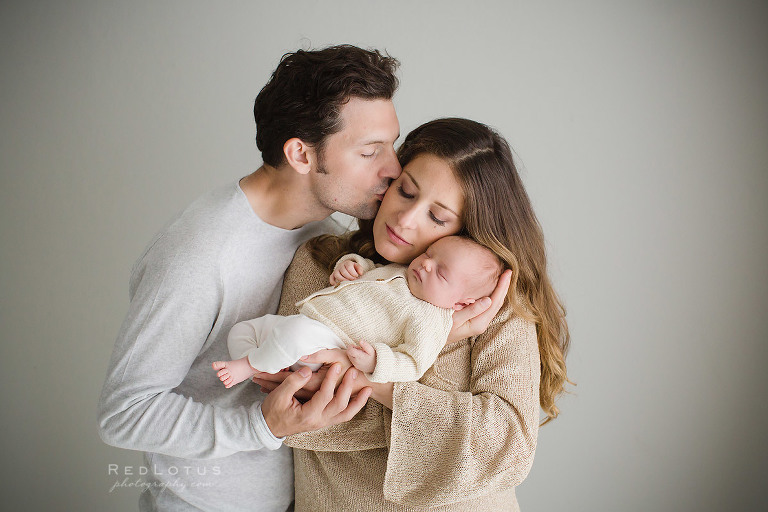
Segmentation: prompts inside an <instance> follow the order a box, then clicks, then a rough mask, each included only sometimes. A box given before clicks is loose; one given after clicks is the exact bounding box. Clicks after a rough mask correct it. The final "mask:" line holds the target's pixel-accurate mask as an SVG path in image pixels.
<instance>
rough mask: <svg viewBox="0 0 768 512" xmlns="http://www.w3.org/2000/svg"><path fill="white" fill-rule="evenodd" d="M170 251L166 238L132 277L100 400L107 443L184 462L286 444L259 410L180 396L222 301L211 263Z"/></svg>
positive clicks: (255, 407) (102, 425)
mask: <svg viewBox="0 0 768 512" xmlns="http://www.w3.org/2000/svg"><path fill="white" fill-rule="evenodd" d="M170 245H171V244H170V243H168V242H167V240H163V239H161V240H159V241H158V242H157V243H156V244H155V246H154V247H153V248H152V249H151V250H150V251H149V252H148V253H147V255H145V257H144V258H143V259H142V261H141V262H140V263H139V265H138V266H137V268H136V269H135V271H134V274H133V276H132V282H131V302H130V306H129V310H128V314H127V316H126V318H125V321H124V322H123V325H122V327H121V329H120V332H119V335H118V338H117V341H116V342H115V347H114V350H113V353H112V358H111V360H110V366H109V370H108V372H107V378H106V381H105V383H104V387H103V390H102V395H101V398H100V400H99V434H100V436H101V438H102V439H103V440H104V442H106V443H107V444H110V445H113V446H117V447H120V448H127V449H132V450H142V451H150V452H158V453H164V454H167V455H171V456H176V457H184V458H211V457H224V456H227V455H230V454H232V453H235V452H238V451H243V450H256V449H260V448H262V447H264V446H265V444H266V445H270V447H272V448H275V447H277V446H279V444H280V443H279V442H276V441H275V440H274V439H270V436H269V435H268V431H267V430H266V428H265V424H264V423H263V421H264V420H263V418H262V417H261V411H260V409H259V407H258V405H254V406H252V407H249V408H244V407H240V408H235V409H225V408H221V407H216V406H213V405H209V404H203V403H200V402H196V401H195V400H193V399H192V398H189V397H185V396H183V395H181V394H179V393H177V392H176V391H175V390H174V389H175V388H176V387H177V386H179V384H181V382H182V381H183V380H184V379H185V377H186V376H187V373H188V372H189V369H190V367H191V366H192V364H193V362H194V361H195V359H196V358H197V356H198V355H199V353H200V350H201V348H202V347H203V345H204V343H205V341H206V339H207V338H208V335H209V334H210V332H211V329H212V327H213V325H214V323H215V320H216V317H217V314H218V312H219V308H220V303H221V297H220V282H219V275H218V271H217V270H215V269H212V268H211V263H210V262H208V261H202V260H201V259H196V257H195V255H194V254H189V252H190V251H181V250H178V251H176V252H175V253H171V252H170V251H168V250H167V248H168V247H170ZM211 385H213V383H212V384H211Z"/></svg>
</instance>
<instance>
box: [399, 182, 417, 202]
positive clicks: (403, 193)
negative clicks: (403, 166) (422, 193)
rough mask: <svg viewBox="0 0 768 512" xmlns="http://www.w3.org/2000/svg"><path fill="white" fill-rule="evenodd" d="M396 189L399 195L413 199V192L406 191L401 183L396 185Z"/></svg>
mask: <svg viewBox="0 0 768 512" xmlns="http://www.w3.org/2000/svg"><path fill="white" fill-rule="evenodd" d="M397 191H398V192H400V195H401V196H403V197H404V198H406V199H413V198H414V197H415V196H414V195H413V194H409V193H407V192H406V191H405V189H404V188H403V186H402V185H398V186H397Z"/></svg>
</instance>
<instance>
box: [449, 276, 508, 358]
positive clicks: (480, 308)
mask: <svg viewBox="0 0 768 512" xmlns="http://www.w3.org/2000/svg"><path fill="white" fill-rule="evenodd" d="M511 280H512V271H511V270H506V271H505V272H504V273H502V274H501V276H500V277H499V281H498V283H497V284H496V288H495V289H494V290H493V293H491V296H490V304H489V303H488V297H483V298H482V299H480V300H478V301H475V303H474V304H470V305H469V306H467V307H465V308H464V309H462V310H460V311H456V312H454V314H453V328H452V329H451V332H450V334H449V335H448V342H449V343H453V342H455V341H459V340H463V339H465V338H469V337H470V336H477V335H478V334H482V333H483V332H485V330H486V329H487V328H488V325H489V324H490V323H491V320H493V318H494V317H495V316H496V314H497V313H498V312H499V310H500V309H501V306H502V305H504V298H505V297H506V296H507V292H508V291H509V285H510V282H511Z"/></svg>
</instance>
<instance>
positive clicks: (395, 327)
mask: <svg viewBox="0 0 768 512" xmlns="http://www.w3.org/2000/svg"><path fill="white" fill-rule="evenodd" d="M502 271H503V265H502V263H501V260H499V258H498V257H497V256H496V255H495V254H494V253H493V252H491V251H490V250H489V249H487V248H486V247H483V246H482V245H479V244H477V243H475V242H473V241H472V240H470V239H468V238H464V237H459V236H449V237H445V238H441V239H439V240H437V241H436V242H435V243H433V244H432V245H431V246H430V247H429V248H428V249H427V250H426V252H425V253H424V254H422V255H420V256H419V257H417V258H416V259H415V260H413V262H411V264H410V265H409V266H408V267H407V268H406V267H404V266H403V265H397V264H389V265H384V266H378V267H376V266H375V265H374V263H373V262H372V261H371V260H367V259H364V258H362V257H361V256H359V255H357V254H348V255H346V256H343V257H342V258H341V259H340V260H339V262H338V263H336V268H335V269H334V272H333V274H331V277H330V283H331V284H332V285H336V286H335V287H329V288H325V289H323V290H320V291H319V292H316V293H314V294H312V295H310V296H309V297H307V298H306V299H304V300H302V301H301V302H299V303H298V304H297V306H299V307H300V308H299V311H300V314H298V315H292V316H278V315H265V316H263V317H260V318H256V319H254V320H247V321H244V322H240V323H238V324H236V325H235V326H234V327H232V330H231V331H230V332H229V337H228V339H227V344H228V346H229V352H230V355H231V356H232V358H233V360H232V361H216V362H215V363H213V369H214V370H217V371H218V373H217V375H218V377H219V379H220V380H221V381H222V382H223V383H224V385H225V386H226V387H228V388H229V387H232V386H234V385H235V384H237V383H239V382H242V381H244V380H246V379H249V378H250V377H252V376H253V375H254V374H255V373H256V372H257V371H262V372H267V373H276V372H278V371H280V370H281V369H283V368H286V367H288V366H291V365H294V364H295V363H298V364H304V363H301V362H300V359H301V357H302V356H304V355H307V354H312V353H314V352H317V351H318V350H321V349H324V348H342V349H346V350H347V355H348V357H349V360H350V361H351V362H352V364H353V365H354V366H355V368H357V369H358V370H360V371H362V372H364V373H366V374H369V376H368V378H369V379H370V380H371V382H405V381H413V380H418V379H419V378H421V376H422V375H423V374H424V372H425V371H426V370H427V369H428V368H429V367H430V366H432V364H433V363H434V362H435V359H437V356H438V354H439V353H440V351H441V350H442V349H443V346H444V345H445V342H446V340H447V338H448V333H449V332H450V330H451V326H452V323H453V316H452V315H453V312H454V311H457V310H460V309H462V308H464V307H466V306H468V305H469V304H472V303H473V302H475V300H477V299H480V298H481V297H486V296H490V294H491V292H493V290H494V288H495V287H496V282H497V281H498V278H499V276H500V275H501V273H502ZM353 340H361V341H360V343H359V345H357V344H356V343H355V341H353ZM307 366H313V365H309V364H307ZM317 366H318V365H315V367H314V368H313V369H315V370H316V369H317Z"/></svg>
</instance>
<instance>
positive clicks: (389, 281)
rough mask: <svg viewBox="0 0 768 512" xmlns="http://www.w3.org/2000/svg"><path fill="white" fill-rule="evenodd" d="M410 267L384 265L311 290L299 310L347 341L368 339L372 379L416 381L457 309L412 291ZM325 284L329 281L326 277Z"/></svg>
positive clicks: (444, 336) (437, 349)
mask: <svg viewBox="0 0 768 512" xmlns="http://www.w3.org/2000/svg"><path fill="white" fill-rule="evenodd" d="M405 271H406V267H404V266H402V265H395V264H392V265H385V266H383V267H378V268H373V269H372V270H369V271H367V272H366V273H365V274H363V275H362V276H361V277H359V278H357V279H355V280H353V281H344V282H342V283H341V284H339V285H337V286H335V287H328V288H324V289H322V290H320V291H319V292H316V293H313V294H312V295H310V296H309V297H307V298H306V299H304V300H302V301H301V302H299V304H298V306H299V311H300V312H301V313H302V314H304V315H306V316H308V317H309V318H312V319H314V320H317V321H318V322H321V323H323V324H324V325H326V326H328V327H330V328H331V329H332V330H333V331H334V333H336V335H337V336H338V337H339V338H341V340H342V341H343V342H344V343H346V344H347V345H355V344H357V343H358V342H359V341H361V340H364V341H367V342H368V343H370V344H371V345H372V346H373V348H374V349H375V350H376V368H375V369H374V371H373V373H372V374H370V375H369V377H368V378H369V379H370V380H371V382H406V381H411V380H418V379H419V378H421V376H422V375H424V372H425V371H426V370H427V368H429V367H430V366H432V364H433V363H434V362H435V359H437V355H438V354H439V353H440V351H441V350H442V349H443V346H445V342H446V340H447V339H448V333H449V332H450V331H451V325H452V324H453V316H452V315H453V310H451V309H446V308H441V307H438V306H435V305H432V304H430V303H429V302H425V301H423V300H421V299H417V298H416V297H414V296H413V295H411V291H410V290H409V289H408V283H407V282H406V279H405ZM326 282H327V281H326Z"/></svg>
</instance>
